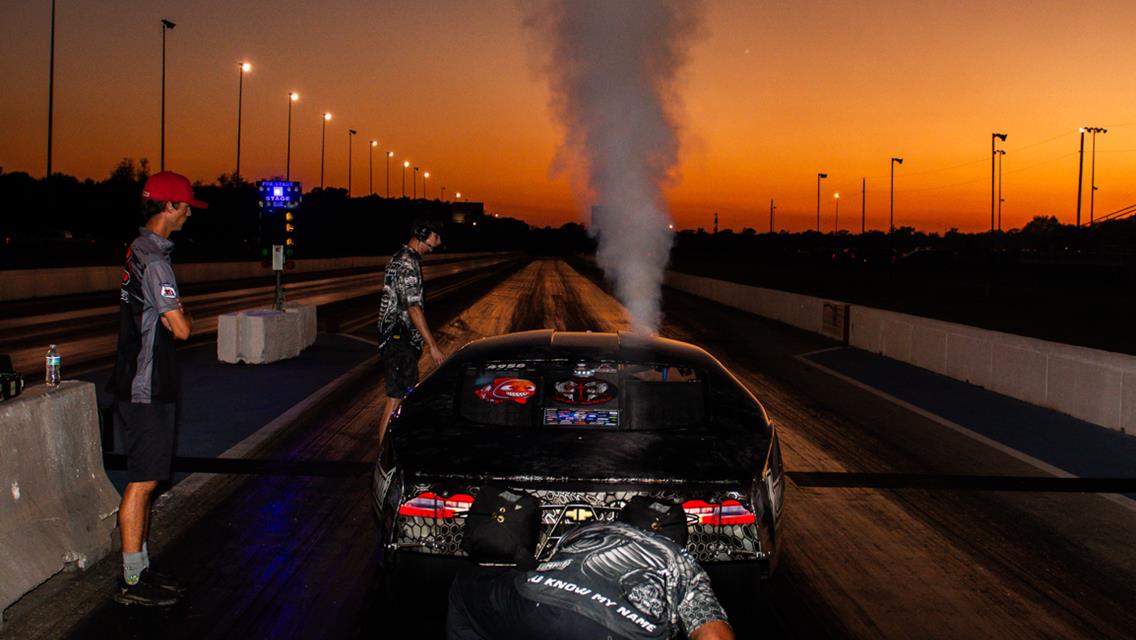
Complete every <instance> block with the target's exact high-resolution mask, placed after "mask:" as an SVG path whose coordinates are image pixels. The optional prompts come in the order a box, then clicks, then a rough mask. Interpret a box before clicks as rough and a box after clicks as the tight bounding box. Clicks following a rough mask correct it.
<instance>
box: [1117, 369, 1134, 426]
mask: <svg viewBox="0 0 1136 640" xmlns="http://www.w3.org/2000/svg"><path fill="white" fill-rule="evenodd" d="M1120 384H1121V387H1122V388H1121V391H1120V430H1121V431H1123V432H1125V433H1127V434H1129V435H1136V371H1125V372H1124V376H1123V378H1122V381H1121V383H1120Z"/></svg>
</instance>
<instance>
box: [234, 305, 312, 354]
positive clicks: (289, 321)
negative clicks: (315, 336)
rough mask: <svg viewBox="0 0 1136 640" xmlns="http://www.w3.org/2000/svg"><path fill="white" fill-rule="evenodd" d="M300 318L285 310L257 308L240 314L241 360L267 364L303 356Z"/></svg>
mask: <svg viewBox="0 0 1136 640" xmlns="http://www.w3.org/2000/svg"><path fill="white" fill-rule="evenodd" d="M298 319H299V318H298V316H296V315H294V314H288V313H285V312H283V311H274V310H271V309H258V310H255V311H244V312H241V318H240V344H241V347H240V348H241V360H242V361H244V362H247V363H249V364H267V363H269V362H276V361H277V360H283V359H284V358H291V357H293V356H297V355H299V354H300V351H301V347H300V328H299V321H298Z"/></svg>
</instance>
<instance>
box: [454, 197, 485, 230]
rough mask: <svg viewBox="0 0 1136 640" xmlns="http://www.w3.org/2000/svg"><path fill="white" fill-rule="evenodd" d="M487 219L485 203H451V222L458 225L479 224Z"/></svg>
mask: <svg viewBox="0 0 1136 640" xmlns="http://www.w3.org/2000/svg"><path fill="white" fill-rule="evenodd" d="M484 217H485V203H484V202H469V201H467V200H459V201H454V202H451V203H450V220H452V221H453V222H455V223H457V224H465V223H467V222H477V221H478V220H480V219H482V218H484Z"/></svg>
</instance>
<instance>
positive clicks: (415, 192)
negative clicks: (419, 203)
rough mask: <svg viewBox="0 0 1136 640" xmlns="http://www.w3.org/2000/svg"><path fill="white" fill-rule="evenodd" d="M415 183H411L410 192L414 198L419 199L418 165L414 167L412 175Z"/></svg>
mask: <svg viewBox="0 0 1136 640" xmlns="http://www.w3.org/2000/svg"><path fill="white" fill-rule="evenodd" d="M411 178H412V179H413V180H414V184H412V185H410V194H411V199H412V200H417V199H418V167H414V174H413V175H411Z"/></svg>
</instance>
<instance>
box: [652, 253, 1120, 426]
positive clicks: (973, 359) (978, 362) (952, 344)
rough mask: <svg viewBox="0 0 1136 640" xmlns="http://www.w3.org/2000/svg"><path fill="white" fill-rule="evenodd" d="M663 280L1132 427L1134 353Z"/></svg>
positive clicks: (689, 280) (676, 277) (689, 278)
mask: <svg viewBox="0 0 1136 640" xmlns="http://www.w3.org/2000/svg"><path fill="white" fill-rule="evenodd" d="M666 285H667V286H669V287H672V288H675V289H678V290H680V291H685V292H687V293H691V294H694V295H696V296H700V297H703V298H707V299H709V300H713V301H715V302H718V303H721V304H724V305H727V306H730V307H734V308H736V309H741V310H742V311H748V312H749V313H753V314H756V315H760V316H763V317H766V318H770V319H773V320H777V321H780V322H784V323H785V324H789V325H792V326H795V327H798V328H801V329H805V330H807V331H812V332H814V333H819V334H823V335H827V336H828V337H830V338H833V339H835V340H840V341H842V342H845V343H847V344H849V345H851V346H853V347H857V348H860V349H864V350H865V351H871V352H873V353H878V354H881V355H884V356H887V357H889V358H892V359H895V360H899V361H902V362H907V363H909V364H913V365H915V366H917V367H922V368H924V369H928V370H930V371H934V372H936V373H939V374H942V375H945V376H948V377H951V378H954V379H956V380H961V381H963V382H968V383H970V384H974V385H977V386H980V387H984V388H986V389H990V390H991V391H995V392H997V393H1000V394H1002V395H1005V396H1009V397H1011V398H1016V399H1018V400H1023V401H1025V402H1029V403H1031V404H1035V405H1038V406H1041V407H1047V408H1050V409H1055V410H1057V411H1060V412H1062V413H1066V414H1069V415H1071V416H1073V417H1075V418H1080V419H1081V420H1085V421H1087V422H1092V423H1094V424H1098V425H1100V426H1103V427H1108V428H1110V429H1116V430H1119V431H1122V432H1125V433H1136V357H1134V356H1130V355H1126V354H1121V353H1113V352H1110V351H1102V350H1100V349H1089V348H1086V347H1077V346H1073V345H1067V344H1061V343H1057V342H1049V341H1047V340H1039V339H1036V338H1027V337H1024V336H1018V335H1013V334H1009V333H1002V332H999V331H990V330H987V329H979V328H977V327H971V326H968V325H962V324H955V323H951V322H943V321H940V320H933V319H931V318H923V317H919V316H914V315H909V314H905V313H897V312H894V311H884V310H882V309H875V308H872V307H865V306H862V305H855V304H848V303H846V302H842V301H838V300H825V299H822V298H814V297H812V296H806V295H801V294H796V293H788V292H785V291H777V290H775V289H765V288H762V287H754V286H750V285H744V284H739V283H736V282H726V281H723V280H715V279H713V278H706V277H702V276H694V275H690V274H685V273H678V272H674V271H668V272H667V275H666Z"/></svg>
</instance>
